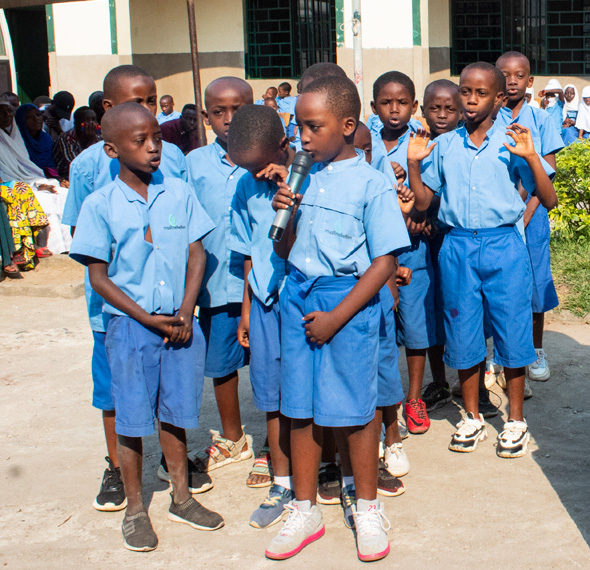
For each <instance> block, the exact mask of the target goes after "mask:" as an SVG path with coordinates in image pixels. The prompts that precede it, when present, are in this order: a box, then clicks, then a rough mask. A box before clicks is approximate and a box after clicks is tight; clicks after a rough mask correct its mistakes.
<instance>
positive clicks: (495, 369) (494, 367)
mask: <svg viewBox="0 0 590 570" xmlns="http://www.w3.org/2000/svg"><path fill="white" fill-rule="evenodd" d="M501 372H502V373H503V370H502V367H501V366H500V365H499V364H496V363H495V362H494V361H493V360H492V359H491V358H488V359H487V360H486V372H485V376H484V383H485V386H486V388H487V389H488V390H491V389H492V386H493V385H494V384H495V383H496V380H497V379H498V375H499V374H500V373H501Z"/></svg>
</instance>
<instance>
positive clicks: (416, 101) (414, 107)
mask: <svg viewBox="0 0 590 570" xmlns="http://www.w3.org/2000/svg"><path fill="white" fill-rule="evenodd" d="M417 110H418V99H416V100H415V101H414V104H413V105H412V115H415V114H416V111H417Z"/></svg>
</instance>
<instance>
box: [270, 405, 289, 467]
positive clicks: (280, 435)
mask: <svg viewBox="0 0 590 570" xmlns="http://www.w3.org/2000/svg"><path fill="white" fill-rule="evenodd" d="M266 430H267V433H268V447H269V448H270V457H271V460H272V468H273V471H274V474H275V476H277V477H288V476H289V474H290V468H291V461H290V460H289V457H290V456H291V441H290V431H291V419H290V418H286V417H285V416H283V415H282V414H281V413H280V412H267V414H266Z"/></svg>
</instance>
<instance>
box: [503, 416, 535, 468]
mask: <svg viewBox="0 0 590 570" xmlns="http://www.w3.org/2000/svg"><path fill="white" fill-rule="evenodd" d="M530 438H531V436H530V434H529V428H528V426H527V423H526V420H523V421H518V420H508V421H507V422H506V423H505V424H504V431H502V433H501V434H500V435H499V436H498V446H497V447H496V454H497V455H498V456H499V457H504V458H507V459H512V458H514V457H522V456H523V455H526V451H527V447H528V444H529V440H530Z"/></svg>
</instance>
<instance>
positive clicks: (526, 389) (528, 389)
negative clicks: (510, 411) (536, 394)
mask: <svg viewBox="0 0 590 570" xmlns="http://www.w3.org/2000/svg"><path fill="white" fill-rule="evenodd" d="M532 397H533V390H532V388H531V385H530V384H529V379H528V378H527V377H526V376H525V378H524V399H525V400H528V399H529V398H532Z"/></svg>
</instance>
